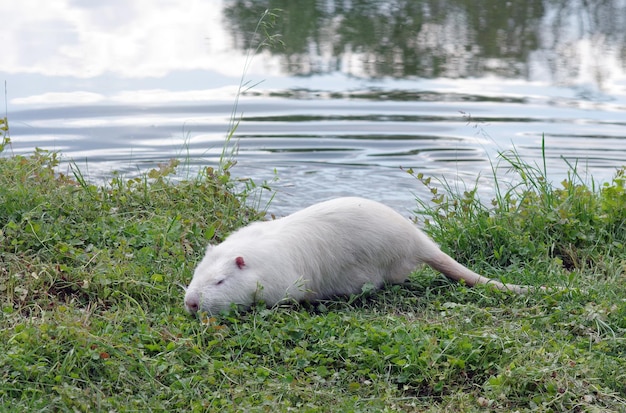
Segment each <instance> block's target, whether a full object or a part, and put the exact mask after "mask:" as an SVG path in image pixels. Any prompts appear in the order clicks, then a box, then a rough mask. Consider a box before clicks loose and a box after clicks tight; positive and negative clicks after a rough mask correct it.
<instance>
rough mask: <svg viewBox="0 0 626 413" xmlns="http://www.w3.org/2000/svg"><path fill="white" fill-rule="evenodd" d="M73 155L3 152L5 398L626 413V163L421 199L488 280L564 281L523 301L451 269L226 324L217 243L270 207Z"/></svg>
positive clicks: (450, 247)
mask: <svg viewBox="0 0 626 413" xmlns="http://www.w3.org/2000/svg"><path fill="white" fill-rule="evenodd" d="M57 162H58V157H57V154H56V153H50V152H45V151H40V150H39V151H36V152H35V153H34V154H32V155H31V156H9V157H2V158H0V301H1V302H0V305H1V308H2V312H1V314H0V317H1V321H0V411H29V412H31V411H68V412H70V411H81V412H82V411H85V412H86V411H112V412H115V411H119V412H125V411H186V412H213V411H220V412H229V411H298V412H328V411H342V412H343V411H345V412H349V411H376V412H378V411H433V412H434V411H484V410H488V411H497V410H500V411H535V410H538V411H623V410H624V406H625V403H626V400H625V399H626V387H625V386H626V384H625V383H626V343H625V341H624V333H625V332H626V321H625V320H626V288H625V287H624V285H625V283H624V281H625V280H624V273H625V268H626V254H625V252H624V231H625V229H624V222H625V221H624V210H625V208H624V206H625V205H626V189H625V186H624V181H625V178H624V169H621V170H619V171H618V172H617V173H616V175H615V178H614V179H613V181H612V182H610V183H606V184H603V185H601V186H599V187H595V186H594V185H591V186H589V185H586V184H585V183H584V182H581V181H580V179H579V178H578V174H577V171H576V170H575V168H572V170H571V173H570V176H569V177H568V179H566V180H565V181H564V182H563V183H562V184H561V186H560V187H558V188H554V187H552V185H551V184H550V183H549V181H548V179H547V176H546V175H545V173H544V171H542V170H541V169H540V168H536V167H534V166H531V165H528V164H527V163H524V161H523V160H522V159H520V158H519V157H518V156H517V155H516V154H515V153H513V154H509V155H504V156H503V157H502V162H503V163H504V164H505V165H507V166H508V167H509V168H511V169H512V170H513V171H515V172H517V174H518V177H519V179H518V180H517V183H516V184H515V185H511V186H508V187H505V186H504V185H503V184H502V183H501V182H499V181H497V180H496V184H497V185H499V190H498V194H497V196H496V198H495V200H494V204H493V205H491V206H489V207H487V206H485V205H483V204H482V203H481V202H480V201H479V200H478V199H477V198H476V188H473V189H471V190H467V191H461V192H455V191H454V190H453V188H451V187H450V186H449V185H446V182H445V181H443V182H440V183H439V184H438V185H436V184H435V181H433V180H429V179H428V178H425V177H424V176H422V175H420V174H416V173H414V174H415V175H416V177H417V178H419V180H420V181H421V182H422V183H424V184H426V185H427V186H428V187H429V188H431V190H432V192H433V194H434V199H433V202H432V203H428V204H426V203H420V204H419V205H420V216H423V217H426V218H427V219H428V222H427V225H426V229H427V230H428V231H429V232H430V234H431V235H432V236H433V237H434V238H435V239H436V240H437V241H438V242H440V243H441V245H442V246H443V248H444V249H446V250H447V251H448V252H450V253H451V254H453V255H454V256H455V257H456V258H457V259H458V260H460V261H461V262H463V263H464V264H466V265H468V266H470V267H472V268H474V269H476V270H479V271H481V272H483V273H484V274H485V275H487V276H490V277H495V278H500V279H504V280H506V281H512V282H524V283H527V284H535V285H538V284H544V285H548V286H553V285H556V286H563V287H565V288H564V289H563V290H559V291H555V292H551V293H547V294H545V293H535V294H529V295H526V296H515V295H512V294H509V293H505V292H498V291H493V290H491V289H489V288H486V287H477V288H467V287H466V286H464V285H460V284H453V283H449V282H447V281H446V280H445V279H444V278H443V277H441V276H440V275H437V274H435V273H434V272H432V271H430V270H429V269H424V270H422V271H419V272H417V273H416V274H414V276H413V277H412V279H411V282H409V283H407V284H406V285H401V286H399V285H396V286H390V287H388V288H386V289H384V290H382V291H378V292H369V291H367V289H364V292H363V294H361V295H360V296H356V297H349V298H346V297H343V298H339V299H337V300H333V301H325V302H322V303H318V304H315V305H311V304H303V305H296V304H288V305H284V306H278V307H275V308H271V309H266V308H264V307H263V306H259V307H257V308H253V309H252V310H250V311H248V312H243V313H242V312H238V311H237V310H235V309H233V311H231V312H230V313H227V314H223V315H222V316H220V317H217V318H207V317H204V316H201V317H200V318H199V319H197V318H194V317H192V316H190V315H189V314H187V313H186V312H185V311H184V309H183V305H182V301H183V295H184V292H183V290H182V289H181V288H180V287H179V286H180V285H185V284H187V283H188V282H189V280H190V278H191V274H192V270H193V268H194V266H195V264H196V263H197V262H198V261H199V259H200V258H201V256H202V254H203V252H204V248H205V245H206V243H207V242H210V241H212V242H218V241H220V240H222V239H223V238H224V237H225V236H226V235H227V234H228V233H229V232H231V231H232V230H234V229H235V228H237V227H240V226H242V225H245V224H246V223H247V222H249V221H250V220H253V219H258V218H259V215H258V214H257V213H256V212H255V211H253V210H250V209H249V208H246V207H245V206H244V202H245V198H246V196H247V192H246V191H243V192H241V191H237V190H236V188H237V187H236V186H235V185H234V184H233V181H232V179H231V178H230V176H229V175H228V174H227V173H224V172H220V171H215V170H212V169H210V168H209V169H205V170H204V171H202V172H201V173H200V174H199V175H198V176H197V177H196V178H195V179H190V180H187V181H182V182H176V183H175V184H174V183H173V182H172V180H170V179H169V177H170V176H171V173H172V172H173V171H174V169H175V166H176V161H172V162H171V163H169V164H166V165H162V166H161V167H160V168H158V169H155V170H152V171H150V172H148V173H147V174H145V175H144V176H141V177H137V178H130V179H125V178H122V177H120V176H113V178H112V179H111V180H110V182H109V183H108V184H106V185H103V186H94V185H92V184H90V183H89V182H88V181H87V180H86V179H85V178H84V177H83V176H82V174H81V173H80V171H79V170H78V169H77V168H74V169H73V172H72V173H71V174H70V175H69V176H68V175H63V174H59V173H58V172H55V166H56V165H57Z"/></svg>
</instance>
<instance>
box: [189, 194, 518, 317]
mask: <svg viewBox="0 0 626 413" xmlns="http://www.w3.org/2000/svg"><path fill="white" fill-rule="evenodd" d="M421 263H426V264H428V265H430V266H431V267H432V268H434V269H436V270H438V271H441V272H442V273H443V274H445V275H446V276H447V277H449V278H451V279H453V280H457V281H461V280H463V281H465V283H466V284H467V285H470V286H473V285H476V284H487V283H489V284H490V285H493V286H494V287H495V288H497V289H500V290H510V291H514V292H516V293H524V292H526V291H527V290H528V287H523V286H519V285H515V284H503V283H501V282H499V281H495V280H492V279H490V278H486V277H483V276H481V275H479V274H476V273H475V272H473V271H471V270H469V269H468V268H466V267H464V266H463V265H461V264H459V263H458V262H456V261H455V260H454V259H452V258H451V257H450V256H448V255H446V254H445V253H444V252H443V251H441V249H439V247H438V246H437V245H436V244H435V243H434V242H433V241H432V240H431V239H430V238H428V237H427V236H426V235H425V234H424V233H423V232H422V231H420V230H419V229H418V228H417V227H416V226H415V225H414V224H413V223H412V222H411V221H409V220H408V219H406V218H404V217H402V216H401V215H400V214H398V213H397V212H395V211H394V210H393V209H391V208H389V207H387V206H385V205H383V204H380V203H378V202H375V201H370V200H367V199H362V198H338V199H334V200H330V201H326V202H321V203H319V204H315V205H313V206H310V207H308V208H305V209H303V210H301V211H298V212H296V213H294V214H292V215H289V216H286V217H284V218H280V219H276V220H273V221H264V222H255V223H252V224H250V225H248V226H246V227H244V228H241V229H240V230H238V231H236V232H234V233H233V234H231V235H230V236H229V237H228V238H226V240H225V241H224V242H222V243H221V244H219V245H216V246H211V245H209V247H208V248H207V251H206V255H205V256H204V258H203V259H202V261H201V262H200V264H199V265H198V267H197V268H196V270H195V272H194V275H193V279H192V280H191V283H190V284H189V286H188V287H187V290H186V294H185V307H186V308H187V311H189V312H191V313H196V312H198V311H206V312H208V313H210V314H215V313H218V312H220V311H221V310H225V309H228V308H229V307H230V305H231V304H232V303H235V304H238V305H240V306H244V307H249V306H250V305H252V304H253V303H254V302H256V301H258V300H263V301H265V304H266V305H268V306H273V305H274V304H276V303H278V302H281V301H283V300H286V299H287V300H295V301H315V300H320V299H325V298H330V297H333V296H338V295H348V294H355V293H359V292H361V291H362V287H363V285H364V284H366V283H371V284H373V285H374V286H375V287H377V288H379V287H381V286H382V285H383V284H384V283H401V282H404V281H405V280H406V279H407V277H408V275H409V274H411V272H413V271H414V270H415V269H416V268H417V267H418V266H419V265H420V264H421Z"/></svg>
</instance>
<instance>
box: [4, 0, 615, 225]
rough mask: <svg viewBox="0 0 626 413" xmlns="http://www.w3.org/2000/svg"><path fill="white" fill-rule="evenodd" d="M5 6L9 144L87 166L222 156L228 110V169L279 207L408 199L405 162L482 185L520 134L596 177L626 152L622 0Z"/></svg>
mask: <svg viewBox="0 0 626 413" xmlns="http://www.w3.org/2000/svg"><path fill="white" fill-rule="evenodd" d="M518 3H519V4H518ZM274 8H280V9H282V11H280V12H278V11H277V12H276V18H275V19H274V20H273V21H272V18H271V17H272V16H266V17H265V19H264V20H263V22H264V23H272V25H271V26H267V27H266V30H267V33H268V35H273V34H280V35H281V37H280V40H281V41H282V42H283V44H282V45H281V44H278V43H277V42H274V44H273V45H272V46H268V47H261V48H260V49H258V50H256V49H257V47H258V46H259V45H260V44H261V43H262V42H267V40H268V38H267V37H263V36H258V35H253V34H252V33H253V32H254V30H255V27H257V25H258V22H259V19H260V18H261V16H262V15H263V12H264V11H265V10H266V9H274ZM0 12H2V15H3V16H5V19H4V20H5V21H6V25H5V27H4V28H3V34H2V35H0V36H2V37H1V38H2V44H3V59H2V61H0V79H2V80H5V81H6V95H7V100H6V102H7V103H6V109H7V113H8V117H9V122H10V127H11V139H12V142H13V144H12V148H10V149H9V150H8V153H28V152H30V151H32V150H33V148H35V147H41V148H46V149H50V150H58V151H61V153H62V155H63V158H64V159H65V160H68V161H69V160H73V161H74V162H76V163H77V164H78V165H79V167H80V168H81V170H82V171H83V172H84V173H85V174H86V175H87V176H89V177H90V179H92V180H94V181H105V180H106V179H108V178H109V177H110V176H111V173H112V171H114V170H115V171H120V172H122V173H125V174H128V175H132V174H136V173H138V172H140V171H142V170H145V169H147V168H151V167H154V166H155V165H156V164H157V163H159V162H165V161H167V160H168V159H170V158H172V157H182V158H184V159H187V160H188V164H189V165H190V167H191V170H190V171H187V170H186V169H185V168H182V169H183V170H182V171H181V174H185V173H194V172H193V171H194V170H195V169H196V168H199V167H203V166H215V165H216V164H217V162H218V161H219V156H220V154H221V152H222V147H223V144H224V140H225V137H226V136H227V132H228V130H229V128H230V127H231V126H232V115H233V113H234V114H235V117H236V118H237V119H240V123H239V125H238V127H237V130H236V134H235V139H236V141H237V142H238V144H239V154H238V156H237V165H236V166H235V168H234V169H233V171H232V172H233V174H235V175H238V176H242V177H251V178H253V179H254V180H255V181H257V182H261V181H263V180H270V179H273V178H275V177H278V179H279V180H278V182H276V183H274V184H273V186H274V187H275V188H276V189H277V190H278V194H277V196H276V198H275V201H274V203H273V204H272V207H271V211H272V212H275V213H278V214H283V213H287V212H291V211H293V210H296V209H299V208H301V207H303V206H305V205H308V204H310V203H312V202H316V201H318V200H321V199H326V198H331V197H335V196H342V195H360V196H366V197H370V198H373V199H377V200H380V201H384V202H386V203H388V204H390V205H392V206H395V207H397V208H398V209H404V210H409V209H411V208H413V206H414V205H415V202H414V196H416V195H417V196H420V197H424V198H427V197H428V195H429V194H428V192H427V191H426V189H425V188H423V187H422V186H421V184H419V183H418V182H417V181H416V180H415V179H413V178H412V177H410V176H409V175H408V174H406V173H405V172H403V170H402V169H401V168H404V169H407V168H413V169H415V170H417V171H421V172H424V173H425V174H427V175H431V176H434V177H437V178H441V179H445V180H447V181H448V182H451V183H453V184H455V183H457V182H461V181H463V182H466V184H467V185H473V183H474V182H475V181H477V180H478V182H479V183H480V187H481V191H482V193H484V194H485V197H486V198H489V196H490V195H491V191H492V190H493V188H492V183H491V181H490V179H489V175H490V173H491V163H492V162H496V161H497V154H498V153H499V152H500V151H506V150H510V149H511V148H513V147H515V148H516V149H517V151H518V152H519V153H520V154H521V155H522V156H523V157H524V159H526V160H528V161H529V162H538V163H541V162H542V161H541V155H542V152H541V144H542V140H544V139H545V143H546V147H547V152H546V155H547V167H548V172H549V174H550V176H552V177H553V179H554V180H555V181H557V182H558V181H560V180H561V179H562V178H563V176H564V174H565V173H566V171H567V168H568V166H567V163H566V162H565V161H568V162H570V163H576V162H577V163H578V164H579V165H580V167H581V170H583V171H586V172H587V173H588V174H591V175H593V177H594V178H596V179H597V180H602V181H606V180H609V179H610V178H611V177H612V176H613V174H614V171H615V170H616V168H618V167H620V166H621V165H624V164H625V163H626V128H625V127H626V70H625V68H626V31H625V30H624V29H623V28H624V27H626V1H624V0H613V1H596V2H593V1H592V2H589V1H587V2H577V1H574V2H572V1H567V2H565V1H561V2H558V1H556V2H555V1H532V2H502V1H486V2H479V4H476V2H464V1H448V2H440V1H434V0H433V1H414V2H404V1H391V2H388V1H385V2H382V1H360V2H334V1H289V2H287V1H246V2H243V1H210V2H207V1H200V0H195V1H189V2H185V4H184V6H181V5H180V4H179V3H177V2H160V3H159V2H156V3H145V2H142V1H140V0H133V1H126V2H107V3H102V4H92V3H87V2H72V3H67V4H62V3H57V4H54V5H50V4H47V3H46V4H45V5H42V4H40V3H39V2H34V1H33V2H28V1H25V2H19V4H18V3H15V4H12V5H11V7H9V6H0ZM242 76H243V81H242ZM242 82H243V90H240V89H239V85H241V84H242ZM239 92H243V93H242V94H241V95H240V96H239V97H238V93H239ZM235 102H237V103H236V106H235ZM504 172H505V171H502V173H503V174H504ZM503 176H504V177H506V175H503ZM459 185H462V184H459Z"/></svg>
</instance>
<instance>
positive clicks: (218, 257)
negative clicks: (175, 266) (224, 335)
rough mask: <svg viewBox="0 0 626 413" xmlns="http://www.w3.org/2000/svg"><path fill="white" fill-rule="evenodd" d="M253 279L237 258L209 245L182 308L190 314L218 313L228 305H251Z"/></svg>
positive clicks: (250, 272) (254, 283) (247, 268)
mask: <svg viewBox="0 0 626 413" xmlns="http://www.w3.org/2000/svg"><path fill="white" fill-rule="evenodd" d="M256 292H257V279H256V276H255V275H254V272H253V271H251V269H250V268H249V267H248V264H247V262H246V261H245V259H244V257H243V256H241V255H234V254H230V253H225V252H224V251H220V248H219V246H218V247H214V246H211V245H209V247H208V248H207V251H206V254H205V256H204V258H203V259H202V261H200V264H198V267H196V270H195V272H194V274H193V278H192V279H191V283H189V286H188V287H187V291H186V293H185V308H186V309H187V311H189V312H190V313H192V314H194V313H197V312H199V311H206V312H207V313H209V314H218V313H219V312H220V311H222V310H228V309H229V308H230V306H231V304H233V303H234V304H237V305H240V306H243V307H249V306H251V305H252V304H253V303H254V299H255V295H256Z"/></svg>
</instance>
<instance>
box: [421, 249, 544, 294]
mask: <svg viewBox="0 0 626 413" xmlns="http://www.w3.org/2000/svg"><path fill="white" fill-rule="evenodd" d="M424 261H425V262H426V264H428V265H430V266H431V267H433V268H434V269H436V270H437V271H440V272H441V273H443V274H444V275H445V276H446V277H448V278H450V279H453V280H455V281H461V280H463V281H465V283H466V284H467V285H469V286H474V285H477V284H487V285H490V286H493V287H495V288H497V289H498V290H501V291H512V292H514V293H516V294H525V293H527V292H529V291H531V290H533V289H534V287H529V286H524V285H517V284H504V283H501V282H500V281H496V280H493V279H491V278H487V277H483V276H482V275H480V274H477V273H475V272H474V271H472V270H470V269H469V268H467V267H464V266H463V265H461V264H459V263H458V262H457V261H456V260H455V259H454V258H452V257H450V256H449V255H447V254H446V253H445V252H443V251H441V250H439V251H438V252H437V253H436V254H435V255H433V256H432V257H428V259H426V260H424ZM537 289H538V290H542V289H545V287H537Z"/></svg>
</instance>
